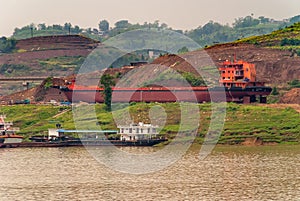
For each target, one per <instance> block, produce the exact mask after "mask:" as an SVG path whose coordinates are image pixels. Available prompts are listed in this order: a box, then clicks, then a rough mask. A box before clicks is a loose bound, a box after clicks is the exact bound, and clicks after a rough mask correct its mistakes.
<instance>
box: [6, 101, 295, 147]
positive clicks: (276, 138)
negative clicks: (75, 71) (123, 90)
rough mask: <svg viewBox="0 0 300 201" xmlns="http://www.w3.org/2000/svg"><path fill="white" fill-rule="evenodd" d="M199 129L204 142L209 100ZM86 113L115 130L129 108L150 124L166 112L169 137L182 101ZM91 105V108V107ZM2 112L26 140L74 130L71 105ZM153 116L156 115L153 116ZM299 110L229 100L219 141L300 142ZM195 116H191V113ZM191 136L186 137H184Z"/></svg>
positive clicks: (18, 107)
mask: <svg viewBox="0 0 300 201" xmlns="http://www.w3.org/2000/svg"><path fill="white" fill-rule="evenodd" d="M197 106H198V107H199V114H200V118H199V125H200V126H199V128H198V130H197V136H196V139H195V143H199V144H201V143H202V142H203V139H204V137H205V134H206V133H207V131H208V128H209V125H210V122H211V105H210V103H206V104H199V105H197ZM78 107H82V110H83V111H84V115H82V117H80V118H81V120H80V121H82V122H85V123H86V122H87V125H88V124H89V123H90V124H91V125H92V124H93V125H94V121H93V120H92V119H91V116H93V114H94V115H95V114H96V115H95V116H96V117H97V122H96V123H97V125H99V126H100V127H101V129H103V130H110V129H116V125H115V121H114V119H115V118H117V117H120V116H122V114H124V113H126V111H128V109H129V113H130V115H131V117H132V119H133V120H134V121H135V122H139V121H140V122H144V123H150V118H149V116H151V115H149V113H150V114H151V113H153V112H157V111H160V110H161V111H164V114H165V115H160V116H159V117H157V119H156V121H157V122H163V121H165V124H164V125H165V126H164V128H163V129H162V130H161V133H162V134H165V135H166V136H167V137H168V138H169V139H171V138H173V137H174V136H175V135H176V133H177V132H178V131H179V128H180V126H179V124H180V122H181V111H180V104H179V103H160V104H157V103H149V104H146V103H131V104H130V105H129V107H125V106H120V107H119V108H118V109H115V110H114V112H113V113H111V112H107V111H105V109H104V105H102V104H95V105H92V106H91V105H84V104H83V105H81V106H77V107H76V108H78ZM91 108H92V109H91ZM0 112H1V113H3V114H6V116H7V118H8V120H10V121H13V122H14V124H15V126H17V127H20V133H19V134H21V135H23V136H24V137H25V140H26V139H28V138H29V136H32V135H37V134H39V135H47V134H48V128H55V125H56V124H57V123H59V124H61V125H62V126H63V128H65V129H75V124H74V119H73V112H72V110H71V107H70V106H53V105H13V106H0ZM152 116H153V115H152ZM299 117H300V116H299V112H298V111H296V110H295V109H294V108H293V107H291V106H290V105H286V107H285V105H278V106H275V105H268V104H266V105H259V104H258V105H241V104H234V103H228V104H227V107H226V117H225V122H224V129H223V131H222V135H221V136H220V138H219V141H218V143H219V144H242V145H267V144H299V143H300V118H299ZM191 118H192V115H191ZM187 137H189V136H188V134H187V136H183V140H184V139H185V138H187Z"/></svg>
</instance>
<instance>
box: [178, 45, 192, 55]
mask: <svg viewBox="0 0 300 201" xmlns="http://www.w3.org/2000/svg"><path fill="white" fill-rule="evenodd" d="M188 51H189V49H188V48H187V47H186V46H184V47H182V48H180V49H179V50H178V51H177V52H178V54H183V53H186V52H188Z"/></svg>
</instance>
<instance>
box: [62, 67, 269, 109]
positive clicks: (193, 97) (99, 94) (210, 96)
mask: <svg viewBox="0 0 300 201" xmlns="http://www.w3.org/2000/svg"><path fill="white" fill-rule="evenodd" d="M219 72H220V80H219V83H220V86H218V87H211V88H209V87H205V86H203V87H141V88H113V94H112V102H125V103H128V102H180V101H184V102H198V103H202V102H210V101H214V102H215V101H228V102H243V103H251V102H256V101H257V98H258V99H259V102H260V103H266V101H267V98H266V97H267V96H268V95H269V94H270V93H271V91H272V88H271V87H267V86H264V83H263V82H257V81H256V71H255V66H254V64H251V63H247V62H244V61H235V62H229V61H225V62H224V63H223V64H222V65H221V66H220V67H219ZM63 90H64V92H65V94H66V96H67V97H68V100H69V101H70V102H79V101H82V102H88V103H96V102H97V103H103V102H104V98H103V88H101V87H98V86H82V85H77V84H76V83H75V82H72V83H71V84H70V85H68V86H67V87H65V88H63Z"/></svg>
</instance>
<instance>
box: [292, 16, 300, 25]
mask: <svg viewBox="0 0 300 201" xmlns="http://www.w3.org/2000/svg"><path fill="white" fill-rule="evenodd" d="M296 22H300V15H297V16H294V17H292V18H291V19H290V23H293V24H294V23H296Z"/></svg>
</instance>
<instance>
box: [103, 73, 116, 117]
mask: <svg viewBox="0 0 300 201" xmlns="http://www.w3.org/2000/svg"><path fill="white" fill-rule="evenodd" d="M100 83H101V84H102V85H103V86H104V91H103V93H104V104H105V106H106V110H107V111H111V98H112V88H111V87H112V86H114V85H115V82H114V77H113V76H111V75H109V74H105V75H103V76H101V79H100Z"/></svg>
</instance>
